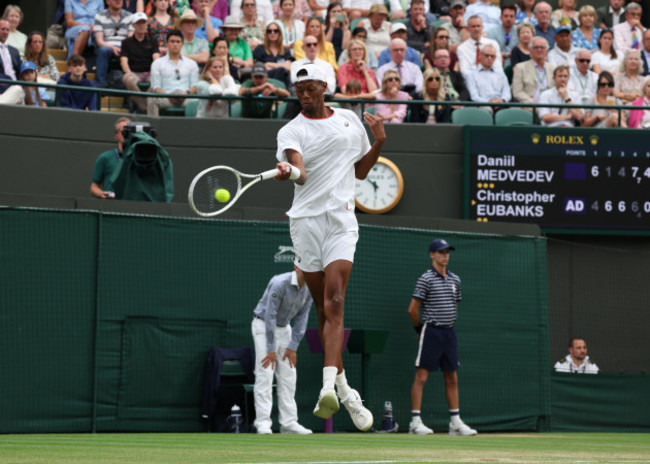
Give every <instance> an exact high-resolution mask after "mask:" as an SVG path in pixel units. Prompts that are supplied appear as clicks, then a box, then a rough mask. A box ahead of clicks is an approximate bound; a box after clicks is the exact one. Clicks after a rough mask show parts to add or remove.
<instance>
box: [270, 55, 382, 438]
mask: <svg viewBox="0 0 650 464" xmlns="http://www.w3.org/2000/svg"><path fill="white" fill-rule="evenodd" d="M326 89H327V82H326V78H325V75H324V73H323V72H322V70H321V68H320V67H319V66H315V65H313V64H306V65H304V66H303V67H302V68H301V69H299V70H298V72H297V74H296V95H297V97H298V100H299V101H300V104H301V105H302V108H303V109H302V112H301V113H300V114H299V115H298V116H297V117H296V118H294V119H292V120H291V121H290V122H289V123H287V124H286V125H285V126H284V127H283V128H282V129H280V131H279V132H278V150H277V154H276V157H277V159H278V161H279V163H278V164H277V167H278V169H279V170H280V174H278V175H277V176H276V179H277V180H288V179H289V176H290V174H291V170H292V169H291V165H293V166H295V167H297V168H298V169H299V170H300V176H299V177H298V178H297V179H295V180H294V183H295V187H294V198H293V204H292V206H291V209H290V210H289V211H288V212H287V216H289V218H290V230H291V239H292V241H293V246H294V249H295V253H296V260H295V265H296V266H297V267H298V268H300V269H301V270H302V272H303V275H304V277H305V282H306V283H307V287H308V288H309V291H310V293H311V296H312V298H313V299H314V304H315V305H316V313H317V315H318V330H319V332H320V338H321V340H322V343H323V349H324V359H323V387H322V389H321V391H320V395H319V397H318V402H317V403H316V407H315V409H314V415H316V416H317V417H320V418H322V419H328V418H330V417H331V416H332V415H333V414H334V413H335V412H337V411H338V410H339V399H340V401H341V403H343V405H344V406H345V407H346V409H347V410H348V412H349V413H350V417H351V418H352V422H354V425H355V426H356V427H357V428H358V429H360V430H364V431H365V430H368V429H370V427H372V424H373V417H372V413H371V412H370V411H369V410H368V409H366V408H365V407H364V406H363V403H362V401H361V397H360V396H359V393H358V392H357V391H356V390H354V389H352V388H350V386H349V385H348V382H347V379H346V376H345V371H344V370H343V359H342V357H341V351H342V348H343V327H344V320H343V319H344V317H343V313H344V302H345V291H346V287H347V283H348V279H349V277H350V272H351V271H352V262H353V261H354V252H355V249H356V243H357V239H358V236H359V226H358V224H357V219H356V216H355V214H354V185H355V178H357V179H365V178H366V176H367V175H368V173H369V172H370V170H371V169H372V167H373V166H374V164H375V163H376V162H377V158H378V157H379V154H380V152H381V148H382V146H383V144H384V142H385V141H386V133H385V132H384V124H383V122H382V120H381V118H379V117H378V116H375V115H373V114H369V113H365V115H364V119H365V121H366V123H368V125H369V126H370V130H371V131H372V133H373V135H374V138H375V142H374V143H373V144H372V145H370V141H369V140H368V135H367V133H366V129H365V128H364V126H363V124H362V123H361V121H360V120H359V118H358V117H357V116H356V114H355V113H354V112H353V111H350V110H346V109H342V108H331V107H329V106H325V99H324V95H325V91H326ZM335 385H336V392H335V390H334V388H335Z"/></svg>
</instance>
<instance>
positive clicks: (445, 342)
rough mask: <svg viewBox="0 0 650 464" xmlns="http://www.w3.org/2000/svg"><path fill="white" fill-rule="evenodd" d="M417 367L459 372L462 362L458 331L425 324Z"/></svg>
mask: <svg viewBox="0 0 650 464" xmlns="http://www.w3.org/2000/svg"><path fill="white" fill-rule="evenodd" d="M415 367H421V368H422V369H426V370H428V371H438V370H442V371H443V372H451V371H457V370H458V368H459V367H460V362H458V344H457V341H456V330H455V329H454V328H453V327H449V328H445V327H436V326H433V325H429V324H424V327H423V328H422V333H421V334H420V342H419V345H418V355H417V358H416V359H415Z"/></svg>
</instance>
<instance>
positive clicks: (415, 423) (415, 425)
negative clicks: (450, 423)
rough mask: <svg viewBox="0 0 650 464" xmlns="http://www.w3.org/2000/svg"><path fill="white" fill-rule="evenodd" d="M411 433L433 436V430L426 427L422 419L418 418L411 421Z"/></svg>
mask: <svg viewBox="0 0 650 464" xmlns="http://www.w3.org/2000/svg"><path fill="white" fill-rule="evenodd" d="M450 430H451V429H450ZM409 433H414V434H415V435H433V430H431V429H430V428H429V427H427V426H426V425H424V424H423V423H422V418H421V417H420V416H417V417H414V418H412V419H411V423H410V424H409Z"/></svg>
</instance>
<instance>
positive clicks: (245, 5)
mask: <svg viewBox="0 0 650 464" xmlns="http://www.w3.org/2000/svg"><path fill="white" fill-rule="evenodd" d="M242 6H243V7H244V8H245V7H247V6H255V4H254V3H242Z"/></svg>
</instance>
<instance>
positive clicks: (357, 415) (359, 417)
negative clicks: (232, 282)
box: [341, 389, 374, 432]
mask: <svg viewBox="0 0 650 464" xmlns="http://www.w3.org/2000/svg"><path fill="white" fill-rule="evenodd" d="M341 403H343V406H345V409H347V410H348V412H349V413H350V418H351V419H352V422H354V425H355V426H356V427H357V428H358V429H359V430H361V431H363V432H365V431H366V430H368V429H369V428H370V427H372V423H373V421H374V419H373V417H372V413H371V412H370V411H368V409H366V408H364V407H363V403H362V402H361V397H360V396H359V393H358V392H357V391H356V390H354V389H350V394H349V395H348V397H347V398H345V399H341Z"/></svg>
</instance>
